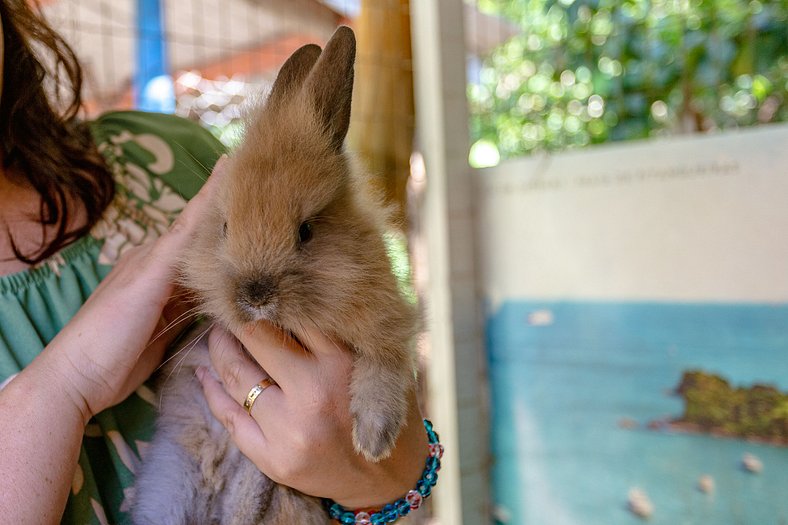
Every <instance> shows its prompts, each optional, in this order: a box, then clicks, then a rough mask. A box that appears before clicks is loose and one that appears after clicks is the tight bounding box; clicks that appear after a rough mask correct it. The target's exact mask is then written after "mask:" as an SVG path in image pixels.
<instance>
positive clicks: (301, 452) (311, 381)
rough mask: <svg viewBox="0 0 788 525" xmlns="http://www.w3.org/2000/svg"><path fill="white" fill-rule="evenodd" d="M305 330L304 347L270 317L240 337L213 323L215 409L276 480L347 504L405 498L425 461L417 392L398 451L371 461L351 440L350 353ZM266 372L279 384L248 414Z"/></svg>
mask: <svg viewBox="0 0 788 525" xmlns="http://www.w3.org/2000/svg"><path fill="white" fill-rule="evenodd" d="M307 330H308V331H307V333H306V334H305V336H304V337H302V339H303V342H304V344H305V345H307V346H308V347H309V349H308V350H306V349H304V348H303V347H302V346H301V345H300V344H299V343H297V342H296V341H294V340H293V339H292V338H290V337H288V336H287V335H286V334H284V333H283V332H281V331H279V330H277V329H276V328H274V327H273V326H271V325H270V324H268V323H265V322H259V323H252V324H249V325H247V326H246V327H245V328H244V329H243V330H242V331H241V332H240V333H238V334H236V336H237V337H238V339H236V337H234V336H233V335H232V334H230V333H228V332H226V331H224V330H221V329H218V328H214V329H213V331H212V332H211V334H210V336H209V339H208V346H209V348H210V355H211V363H212V364H213V367H214V368H215V370H216V374H217V375H218V378H219V379H218V380H217V379H216V378H215V377H214V375H213V373H212V372H211V371H208V370H205V369H199V370H198V372H197V375H198V377H199V379H200V381H201V382H202V384H203V388H204V390H205V396H206V398H207V399H208V404H209V405H210V407H211V411H212V412H213V414H214V416H216V418H217V419H218V420H219V421H220V422H221V423H222V424H223V425H224V426H225V427H226V428H227V430H228V431H229V432H230V435H231V436H232V438H233V440H234V441H235V443H236V444H237V445H238V448H239V449H241V451H242V452H243V453H244V454H245V455H246V456H247V457H249V459H251V460H252V461H253V462H254V463H255V465H257V467H258V468H259V469H260V470H261V471H263V472H264V473H265V474H266V475H267V476H268V477H270V478H271V479H273V480H274V481H276V482H278V483H281V484H284V485H287V486H290V487H293V488H295V489H297V490H299V491H301V492H304V493H305V494H310V495H313V496H319V497H324V498H331V499H333V500H335V501H337V502H339V503H340V504H342V505H343V506H345V507H346V508H368V507H379V506H382V505H384V504H386V503H390V502H392V501H394V500H396V499H398V498H400V497H403V496H404V495H405V494H406V493H407V492H408V490H410V489H412V488H414V487H415V486H416V482H417V481H418V479H419V477H420V476H421V473H422V470H423V469H424V460H425V458H426V457H427V438H426V433H425V430H424V426H423V424H422V421H421V415H420V413H419V409H418V406H417V403H416V399H415V394H414V398H413V399H411V400H410V407H411V409H410V411H409V417H408V421H407V425H406V426H405V427H404V428H403V429H402V433H401V434H400V437H399V439H398V441H397V445H396V447H395V449H394V451H393V452H392V455H391V456H390V457H389V458H387V459H385V460H383V461H380V462H378V463H371V462H369V461H367V460H366V459H364V457H363V456H362V455H360V454H358V453H356V451H355V450H354V448H353V442H352V438H351V435H352V434H351V429H352V417H351V415H350V390H349V383H350V381H349V378H350V374H351V371H352V364H353V363H352V355H351V353H350V352H349V351H348V350H347V349H345V348H342V347H341V346H340V345H338V344H336V343H335V342H334V341H332V340H330V339H328V338H327V337H326V336H324V335H323V334H322V333H321V332H319V331H317V330H315V329H307ZM299 337H300V336H299ZM241 345H243V347H242V346H241ZM244 347H245V348H246V349H247V350H248V353H247V352H244V351H243V348H244ZM250 356H251V357H250ZM255 361H256V362H255ZM269 376H270V377H271V379H273V380H274V381H276V384H275V385H272V386H269V387H268V388H266V389H265V390H264V391H263V392H262V393H261V394H260V395H259V396H258V397H257V399H256V401H255V402H254V404H253V405H252V410H251V417H250V414H247V413H246V410H245V409H244V408H243V403H244V400H245V399H246V395H247V394H248V392H249V390H250V389H251V388H252V387H253V386H254V385H255V384H257V382H258V381H260V380H262V379H263V378H266V377H269Z"/></svg>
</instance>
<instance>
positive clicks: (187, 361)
mask: <svg viewBox="0 0 788 525" xmlns="http://www.w3.org/2000/svg"><path fill="white" fill-rule="evenodd" d="M354 61H355V37H354V35H353V32H352V30H350V29H349V28H347V27H340V28H339V29H337V31H336V32H335V33H334V36H333V37H332V38H331V39H330V40H329V42H328V43H327V44H326V46H325V49H324V50H322V51H321V49H320V48H319V47H318V46H316V45H311V44H310V45H306V46H304V47H302V48H300V49H299V50H298V51H296V52H295V53H294V54H293V55H292V56H291V57H290V58H289V59H288V60H287V62H286V63H285V64H284V65H283V66H282V68H281V70H280V72H279V75H278V76H277V79H276V81H275V82H274V85H273V87H272V90H271V93H270V95H269V96H268V99H267V101H266V103H265V104H264V105H262V106H260V107H259V108H257V109H256V110H254V111H253V113H252V114H251V116H250V118H249V120H248V122H247V129H246V135H245V138H244V141H243V143H242V144H241V145H240V146H239V148H238V149H237V151H236V152H235V153H234V154H233V155H232V157H231V158H230V159H229V160H228V173H227V174H226V176H225V180H224V181H223V182H222V187H221V188H220V189H219V191H218V192H217V196H216V202H215V205H214V206H211V209H210V211H209V212H208V213H207V214H206V216H205V218H204V223H203V224H204V227H203V228H201V231H200V232H199V234H198V235H197V237H196V239H195V240H194V242H193V243H192V244H191V246H190V248H189V249H188V251H187V252H186V253H184V254H183V257H182V264H181V274H182V280H183V283H184V284H185V285H186V286H187V287H188V288H189V289H191V290H193V291H194V292H195V293H196V295H197V297H198V302H199V303H200V305H201V309H202V311H203V313H204V314H207V316H208V317H209V318H210V319H211V320H212V321H213V322H216V323H219V324H221V325H223V326H225V327H227V328H228V329H230V330H234V329H238V328H239V327H240V326H241V325H243V324H245V323H248V322H253V321H256V320H261V319H266V320H268V321H270V322H273V323H274V324H276V325H278V326H280V327H281V328H283V329H284V330H287V331H289V332H290V333H292V334H294V335H295V336H296V337H298V335H299V334H300V333H303V331H302V326H303V325H304V324H305V323H311V324H313V325H315V326H316V327H317V328H318V329H320V330H322V331H323V332H324V333H325V334H327V335H329V336H330V337H332V338H335V339H337V340H341V341H343V342H344V343H345V344H346V346H347V347H348V348H349V349H350V351H351V352H352V353H353V356H354V361H353V370H352V374H351V377H350V378H349V382H350V392H351V400H350V410H351V414H352V416H353V443H354V446H355V448H356V450H357V452H359V453H361V454H363V455H364V456H365V457H366V458H367V459H369V460H371V461H377V460H380V459H382V458H385V457H386V456H387V455H388V454H389V453H390V451H391V449H392V447H393V445H394V443H395V441H396V439H397V437H398V435H399V432H400V428H401V427H402V425H403V424H404V422H405V419H406V416H407V411H408V402H407V401H408V399H409V398H410V395H411V393H412V390H413V389H414V388H415V356H414V352H413V343H414V340H415V337H416V335H417V333H418V331H419V327H420V323H419V315H418V312H417V310H416V308H415V307H414V306H413V305H412V304H410V303H409V302H408V301H407V300H406V299H405V298H404V297H403V296H402V294H401V293H400V290H399V287H398V283H397V280H396V278H395V277H394V276H393V274H392V272H391V266H390V262H389V258H388V255H387V252H386V247H385V244H384V241H383V231H384V229H385V228H386V225H387V220H388V214H387V212H386V209H385V207H383V206H381V204H380V203H379V201H378V200H376V199H375V198H373V197H372V196H371V193H370V191H369V189H368V185H367V184H366V183H365V181H364V180H363V178H362V177H360V176H359V175H358V173H357V171H356V170H355V169H354V167H353V161H352V159H351V158H350V156H349V155H348V154H347V152H346V151H345V150H344V147H343V143H344V140H345V136H346V134H347V131H348V126H349V122H350V105H351V97H352V89H353V66H354ZM305 225H308V226H305ZM204 331H205V326H203V327H202V329H201V330H199V333H202V332H204ZM206 340H207V337H202V338H200V337H198V336H197V335H194V336H192V337H189V338H187V343H185V344H183V345H182V346H181V347H182V348H183V349H184V350H183V354H184V355H183V357H181V356H180V355H179V356H177V357H176V358H175V359H173V360H172V361H171V363H173V364H172V365H169V369H165V370H164V371H163V374H162V376H163V377H164V378H167V380H166V381H165V382H163V385H162V389H161V396H162V399H161V413H160V416H159V419H158V420H157V431H156V435H155V437H154V440H153V441H152V443H151V445H150V446H149V448H148V451H147V453H146V457H145V460H144V462H143V465H142V467H141V469H140V473H139V475H138V480H137V484H136V496H135V501H136V503H135V505H134V507H133V512H132V514H133V520H134V523H135V524H137V525H144V524H154V523H155V524H157V525H161V524H166V525H169V524H190V525H191V524H202V523H205V524H214V523H216V524H238V525H242V524H243V525H245V524H258V523H259V524H295V523H299V524H300V523H307V524H311V523H316V524H317V523H327V522H328V521H329V520H328V516H327V513H326V512H325V510H324V509H323V508H322V507H321V505H320V503H319V501H318V500H317V499H315V498H311V497H308V496H305V495H303V494H300V493H298V492H296V491H294V490H292V489H289V488H286V487H283V486H281V485H278V484H276V483H274V482H273V481H271V480H269V479H268V478H267V477H265V475H263V474H262V473H260V471H259V470H258V469H257V468H256V467H255V466H254V465H253V464H252V463H251V462H250V461H249V460H248V459H247V458H246V457H245V456H243V455H242V454H241V453H240V451H239V450H238V449H237V448H236V447H235V446H234V445H233V443H232V441H231V440H230V438H229V435H228V434H227V432H226V430H225V429H224V428H223V427H222V426H221V425H220V424H219V423H218V422H217V421H216V420H215V419H214V418H213V416H212V415H211V413H210V410H209V409H208V406H207V402H206V401H205V399H204V397H203V393H202V389H201V387H200V384H199V382H198V381H197V379H196V378H195V376H194V371H195V370H196V368H197V367H198V366H206V367H210V361H209V358H208V351H207V344H206V342H205V341H206ZM302 340H303V339H302ZM251 386H252V385H250V387H251Z"/></svg>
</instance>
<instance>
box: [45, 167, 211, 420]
mask: <svg viewBox="0 0 788 525" xmlns="http://www.w3.org/2000/svg"><path fill="white" fill-rule="evenodd" d="M221 164H222V159H220V160H219V162H218V163H217V165H216V168H215V169H214V173H213V175H212V176H211V177H210V179H209V181H208V182H206V184H205V185H204V187H203V188H202V190H201V191H200V192H199V193H198V194H197V195H196V196H195V197H194V198H192V199H191V201H190V202H189V204H188V205H187V206H186V207H185V208H184V210H183V212H181V214H180V216H179V217H178V219H177V220H176V221H175V222H174V223H173V225H172V226H171V228H170V229H169V231H167V232H166V233H164V234H163V235H162V236H161V237H160V238H159V239H157V240H156V241H155V242H152V243H148V244H145V245H142V246H139V247H136V248H134V249H132V250H130V251H129V252H128V253H126V254H125V255H124V256H123V257H122V258H121V259H120V261H119V262H118V263H117V265H116V266H115V267H114V268H113V269H112V271H111V272H110V273H109V275H107V277H106V278H105V279H104V280H103V281H102V282H101V284H100V285H99V286H98V288H97V289H96V290H95V291H94V292H93V294H92V295H91V296H90V298H89V299H88V300H87V301H86V302H85V304H84V305H83V306H82V308H81V309H80V310H79V312H78V313H77V315H76V316H75V317H74V319H72V320H71V321H70V322H69V323H68V325H66V327H65V328H64V329H63V330H62V331H61V332H60V333H59V334H58V335H57V337H55V339H54V340H53V341H52V342H51V343H50V344H49V346H48V347H47V349H46V350H45V352H44V354H48V355H46V356H45V355H44V354H42V357H45V359H44V360H42V362H46V363H48V364H49V366H50V367H53V370H52V372H53V373H54V374H55V375H58V376H61V377H64V379H65V381H66V385H67V387H68V388H66V393H67V394H68V395H69V396H70V397H71V398H72V400H73V401H74V402H75V403H76V404H77V406H78V408H79V409H80V411H81V412H82V414H83V417H84V418H85V421H87V420H88V419H89V418H90V417H91V416H92V415H93V414H96V413H98V412H100V411H102V410H104V409H105V408H108V407H110V406H113V405H115V404H117V403H119V402H120V401H122V400H123V399H125V398H126V397H127V396H128V395H129V394H130V393H131V392H133V391H134V390H135V389H136V388H137V387H138V386H139V385H140V384H141V383H142V382H143V381H145V380H146V379H147V378H148V376H149V375H150V374H151V373H152V372H153V370H154V369H155V367H156V366H158V364H159V363H160V362H161V359H162V356H163V355H164V351H165V349H166V348H167V347H168V345H169V344H170V343H171V342H172V340H173V339H174V338H175V336H176V335H177V334H178V333H179V329H180V328H182V326H183V325H184V324H185V323H187V322H188V321H189V320H190V319H191V316H190V315H189V314H190V310H189V305H188V303H187V302H185V301H184V300H183V299H184V293H183V291H182V290H179V289H178V288H176V287H175V286H174V285H173V284H172V281H173V277H174V273H175V265H176V262H177V260H178V255H179V254H180V253H182V252H183V249H184V247H185V245H186V243H188V242H189V241H190V239H191V238H192V237H193V234H194V233H195V230H196V229H197V228H198V227H199V216H200V215H201V213H202V212H203V210H204V209H205V208H206V206H207V205H208V203H209V201H210V198H211V194H212V193H213V192H214V191H215V188H216V182H217V181H216V179H219V178H220V177H221V175H222V173H223V170H222V167H221Z"/></svg>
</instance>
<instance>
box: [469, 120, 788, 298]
mask: <svg viewBox="0 0 788 525" xmlns="http://www.w3.org/2000/svg"><path fill="white" fill-rule="evenodd" d="M475 183H476V189H477V192H478V198H479V201H478V202H479V209H478V212H479V221H478V228H479V230H478V236H477V238H478V242H479V263H480V270H481V281H482V286H483V287H484V289H485V292H486V295H487V297H488V298H489V299H490V300H491V301H492V303H493V307H495V305H496V304H499V303H500V301H502V300H505V299H507V298H514V297H516V298H535V299H567V298H572V299H589V300H670V301H754V302H786V301H788V126H786V125H772V126H762V127H759V128H752V129H748V130H745V131H739V132H733V133H725V134H719V135H711V136H696V137H687V136H684V137H676V138H672V139H669V140H657V141H643V142H634V143H628V144H623V145H611V146H597V147H590V148H588V149H585V150H583V151H578V152H568V153H561V154H557V155H554V156H546V155H544V156H536V157H529V158H524V159H518V160H512V161H507V162H504V163H502V164H501V165H499V166H497V167H495V168H490V169H485V170H479V171H477V172H476V179H475Z"/></svg>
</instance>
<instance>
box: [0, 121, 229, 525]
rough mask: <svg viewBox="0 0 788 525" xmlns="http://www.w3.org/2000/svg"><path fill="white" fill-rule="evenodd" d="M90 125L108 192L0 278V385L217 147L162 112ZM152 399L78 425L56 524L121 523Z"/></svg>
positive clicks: (186, 193) (165, 211) (179, 195)
mask: <svg viewBox="0 0 788 525" xmlns="http://www.w3.org/2000/svg"><path fill="white" fill-rule="evenodd" d="M92 131H93V136H94V139H95V141H96V144H97V145H98V148H99V151H100V152H101V153H102V154H103V155H104V157H105V159H106V161H107V165H108V166H109V168H110V170H111V171H112V174H113V176H114V178H115V181H116V184H117V195H116V198H115V200H114V201H113V203H112V204H111V205H110V206H109V208H108V209H107V210H106V212H105V213H104V216H103V219H102V220H101V221H100V222H99V223H98V224H97V225H96V226H95V227H94V228H93V229H92V230H91V232H90V235H88V236H86V237H83V238H82V239H79V240H78V241H76V242H74V243H72V244H71V245H69V246H67V247H66V248H64V249H63V250H61V251H60V252H59V253H58V254H56V255H55V256H53V257H51V258H49V259H48V260H46V261H44V262H43V263H42V264H39V265H37V266H36V267H34V268H31V269H28V270H25V271H22V272H19V273H15V274H10V275H5V276H0V388H2V386H3V385H4V384H6V382H7V381H9V380H10V379H12V378H13V376H14V375H15V374H16V373H18V372H19V371H20V370H21V369H22V368H24V367H25V366H26V365H27V364H28V363H30V362H31V361H32V360H33V359H34V358H35V357H36V356H37V355H38V354H39V353H40V352H41V350H42V349H43V348H44V346H45V345H46V344H47V343H49V341H51V340H52V338H53V337H54V336H55V334H57V332H58V331H59V330H60V329H61V328H63V326H64V325H65V324H66V323H67V322H68V321H69V319H71V318H72V317H73V316H74V314H75V313H76V312H77V310H79V308H80V307H81V306H82V304H83V303H84V302H85V300H86V299H87V297H88V295H90V293H91V292H92V291H93V290H94V289H95V288H96V286H98V284H99V282H100V281H101V280H102V279H103V278H104V277H105V276H106V275H107V273H109V271H110V269H111V268H112V265H113V264H114V263H115V261H117V260H118V257H120V256H121V255H122V254H123V252H124V251H125V250H127V249H129V248H131V247H133V246H136V245H138V244H141V243H143V242H145V241H147V240H150V239H154V238H156V237H158V236H159V235H160V234H161V233H162V232H164V231H165V229H166V228H167V226H168V225H169V224H170V222H171V221H172V220H173V219H174V218H175V217H176V216H177V215H178V213H179V212H180V211H181V210H182V209H183V206H184V205H185V203H186V201H187V200H188V199H190V198H191V197H192V196H194V194H195V193H196V192H197V191H198V190H199V188H200V186H201V185H202V183H203V181H204V180H205V178H206V177H207V176H208V174H209V173H210V171H211V169H212V168H213V165H214V164H215V163H216V160H217V159H218V158H219V156H220V155H221V154H222V153H224V146H223V145H222V144H221V143H220V142H219V141H218V140H216V139H215V138H214V137H213V135H211V134H210V133H209V132H208V131H207V130H205V129H203V128H201V127H199V126H198V125H196V124H194V123H192V122H190V121H187V120H184V119H181V118H178V117H174V116H170V115H160V114H154V113H142V112H136V111H124V112H114V113H108V114H105V115H103V116H101V117H99V118H98V119H97V120H96V121H95V122H93V123H92ZM107 328H108V329H111V327H107ZM154 403H155V401H154V395H153V392H152V391H151V390H150V388H148V387H147V386H145V385H143V386H141V387H140V388H139V389H138V390H137V391H136V392H135V393H134V394H132V395H131V396H130V397H129V398H128V399H126V400H125V401H124V402H123V403H121V404H119V405H117V406H115V407H113V408H111V409H109V410H105V411H104V412H101V413H100V414H97V415H96V416H95V417H94V418H93V419H92V420H91V421H90V422H89V423H88V425H87V427H86V428H85V437H84V439H83V444H82V450H81V452H80V457H79V465H78V466H77V469H76V473H75V475H74V480H73V482H72V486H71V494H70V495H69V499H68V504H67V505H66V510H65V513H64V515H63V520H62V522H63V523H69V524H72V523H73V524H80V525H81V524H96V525H100V524H108V523H130V517H129V508H130V504H131V502H132V500H133V498H134V489H133V481H134V471H135V469H136V468H137V466H138V465H139V462H140V458H141V457H142V456H143V455H144V454H145V447H146V446H147V444H148V442H149V441H150V439H151V437H152V433H153V420H154V416H155V409H154Z"/></svg>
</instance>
